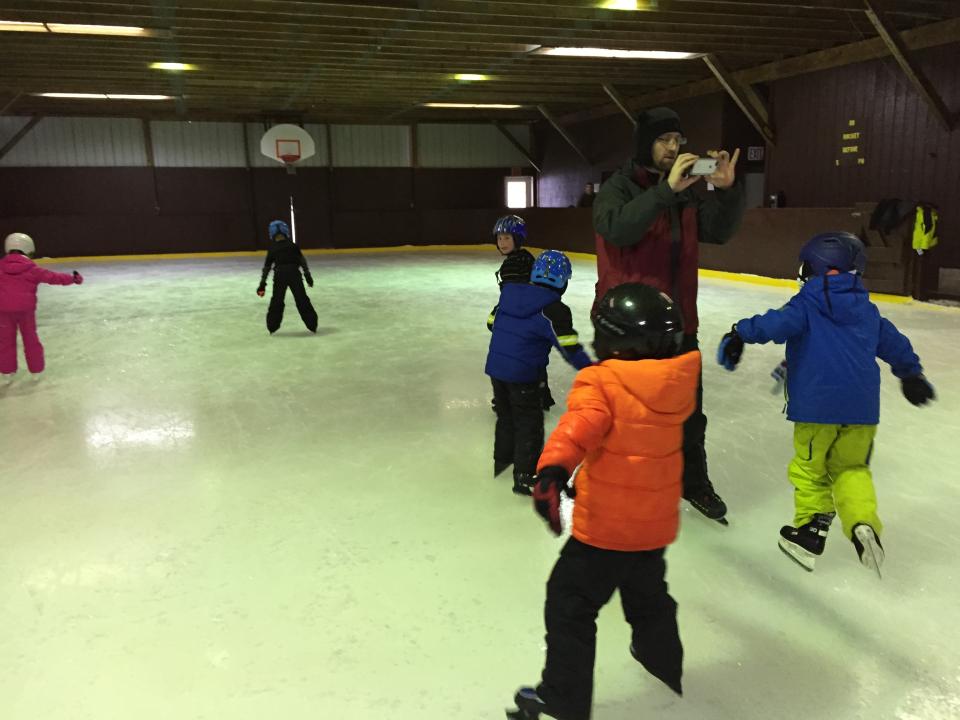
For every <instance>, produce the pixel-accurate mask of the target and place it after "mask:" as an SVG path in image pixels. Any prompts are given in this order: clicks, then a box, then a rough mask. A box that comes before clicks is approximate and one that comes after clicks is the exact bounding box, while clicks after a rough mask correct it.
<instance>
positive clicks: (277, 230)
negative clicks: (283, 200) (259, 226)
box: [267, 220, 291, 240]
mask: <svg viewBox="0 0 960 720" xmlns="http://www.w3.org/2000/svg"><path fill="white" fill-rule="evenodd" d="M267 234H268V235H269V236H270V239H271V240H273V239H274V238H275V237H276V236H277V235H283V236H284V237H285V238H286V239H287V240H290V239H291V235H290V226H289V225H287V224H286V223H285V222H284V221H283V220H274V221H273V222H271V223H270V229H269V230H267Z"/></svg>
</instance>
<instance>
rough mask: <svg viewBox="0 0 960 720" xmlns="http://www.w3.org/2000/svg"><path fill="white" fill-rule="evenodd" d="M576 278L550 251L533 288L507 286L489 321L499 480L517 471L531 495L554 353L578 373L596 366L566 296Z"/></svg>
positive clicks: (522, 489) (536, 267)
mask: <svg viewBox="0 0 960 720" xmlns="http://www.w3.org/2000/svg"><path fill="white" fill-rule="evenodd" d="M571 275H572V268H571V266H570V260H569V259H568V258H567V256H566V255H564V254H563V253H562V252H559V251H557V250H546V251H544V252H543V253H541V254H540V256H539V257H538V258H537V259H536V261H535V262H534V264H533V271H532V272H531V273H530V284H523V283H504V284H503V287H502V288H501V290H500V302H499V303H498V304H497V307H496V308H494V311H493V313H491V315H490V319H489V320H488V321H487V324H488V326H490V329H491V331H492V334H491V337H490V350H489V351H488V353H487V364H486V368H485V372H486V373H487V375H489V376H490V380H491V382H492V383H493V405H494V410H495V411H496V413H497V428H496V434H495V437H494V445H493V474H494V477H496V476H497V475H499V474H500V473H502V472H503V471H504V470H506V469H507V468H508V467H510V465H511V464H512V465H513V491H514V492H515V493H517V494H518V495H530V494H531V492H532V487H533V482H534V480H533V476H534V474H535V473H536V471H537V459H538V458H539V457H540V451H541V450H542V449H543V405H542V402H541V396H540V392H541V390H540V381H541V378H542V377H543V376H544V375H545V372H546V367H547V363H548V362H549V357H550V348H551V347H556V348H557V349H558V350H559V351H560V353H561V354H562V355H563V357H564V359H565V360H566V361H567V362H569V363H570V364H571V365H573V366H574V367H575V368H576V369H577V370H580V369H582V368H585V367H587V366H588V365H590V364H592V361H591V360H590V357H589V356H588V355H587V353H586V352H584V350H583V348H582V347H581V345H580V339H579V338H578V336H577V331H576V330H574V328H573V316H572V315H571V313H570V308H568V307H567V306H566V305H564V304H563V302H561V300H560V296H561V295H562V294H563V292H564V291H565V290H566V289H567V282H568V281H569V280H570V276H571Z"/></svg>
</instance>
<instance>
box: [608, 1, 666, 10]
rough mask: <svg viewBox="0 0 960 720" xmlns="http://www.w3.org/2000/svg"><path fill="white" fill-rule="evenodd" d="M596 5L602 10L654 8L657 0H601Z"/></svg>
mask: <svg viewBox="0 0 960 720" xmlns="http://www.w3.org/2000/svg"><path fill="white" fill-rule="evenodd" d="M597 7H599V8H602V9H603V10H656V9H657V0H602V2H600V3H598V4H597Z"/></svg>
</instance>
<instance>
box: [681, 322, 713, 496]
mask: <svg viewBox="0 0 960 720" xmlns="http://www.w3.org/2000/svg"><path fill="white" fill-rule="evenodd" d="M699 347H700V344H699V343H698V342H697V336H696V335H684V336H683V343H682V344H681V346H680V352H682V353H688V352H692V351H694V350H697V349H698V348H699ZM706 441H707V416H706V415H704V413H703V372H702V371H701V373H700V382H699V383H698V385H697V408H696V410H694V411H693V414H692V415H691V416H690V417H689V418H687V421H686V422H685V423H684V424H683V496H684V497H695V496H697V495H698V494H699V495H702V494H703V492H704V491H705V490H712V489H713V485H712V483H711V482H710V476H709V475H708V474H707V450H706Z"/></svg>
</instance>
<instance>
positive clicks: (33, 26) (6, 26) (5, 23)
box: [0, 20, 47, 32]
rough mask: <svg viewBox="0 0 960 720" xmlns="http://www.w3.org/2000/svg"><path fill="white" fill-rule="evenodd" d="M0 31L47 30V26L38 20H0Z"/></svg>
mask: <svg viewBox="0 0 960 720" xmlns="http://www.w3.org/2000/svg"><path fill="white" fill-rule="evenodd" d="M0 32H47V27H46V26H45V25H44V24H43V23H39V22H20V21H19V20H0Z"/></svg>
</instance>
